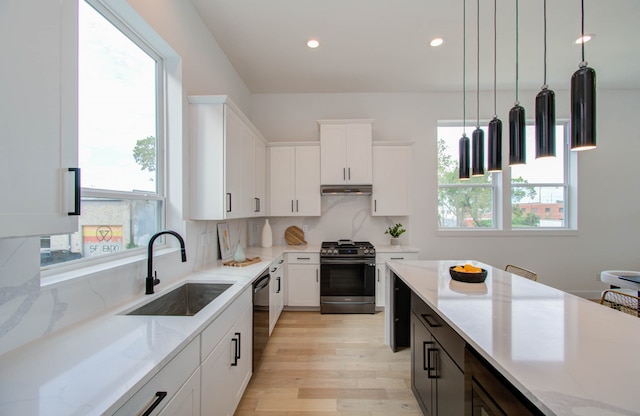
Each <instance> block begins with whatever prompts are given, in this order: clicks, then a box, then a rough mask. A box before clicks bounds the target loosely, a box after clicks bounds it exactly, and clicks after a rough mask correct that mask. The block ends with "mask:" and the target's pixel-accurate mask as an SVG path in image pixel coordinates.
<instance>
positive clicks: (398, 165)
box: [371, 142, 412, 216]
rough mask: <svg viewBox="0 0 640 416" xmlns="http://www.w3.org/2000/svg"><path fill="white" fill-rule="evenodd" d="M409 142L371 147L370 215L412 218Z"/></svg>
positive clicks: (379, 143)
mask: <svg viewBox="0 0 640 416" xmlns="http://www.w3.org/2000/svg"><path fill="white" fill-rule="evenodd" d="M411 160H412V152H411V143H408V144H396V142H394V143H389V142H376V144H375V145H374V146H373V193H372V195H371V215H381V216H391V215H393V216H399V215H411V177H412V175H411Z"/></svg>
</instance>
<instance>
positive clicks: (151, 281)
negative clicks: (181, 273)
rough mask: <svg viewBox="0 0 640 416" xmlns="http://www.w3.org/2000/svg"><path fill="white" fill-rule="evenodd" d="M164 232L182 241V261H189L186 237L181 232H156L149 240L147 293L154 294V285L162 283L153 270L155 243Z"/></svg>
mask: <svg viewBox="0 0 640 416" xmlns="http://www.w3.org/2000/svg"><path fill="white" fill-rule="evenodd" d="M164 234H170V235H172V236H174V237H175V238H177V239H178V241H179V242H180V252H181V254H182V262H183V263H184V262H186V261H187V250H186V248H185V245H184V239H183V238H182V236H180V234H178V233H177V232H175V231H171V230H166V231H160V232H158V233H156V234H154V235H153V236H151V239H150V240H149V252H148V257H147V278H146V282H145V283H146V291H145V292H144V293H145V295H152V294H153V287H154V286H155V285H157V284H158V283H160V279H158V277H157V273H156V272H155V271H154V270H153V243H154V242H155V241H156V239H157V238H158V237H160V236H161V235H164Z"/></svg>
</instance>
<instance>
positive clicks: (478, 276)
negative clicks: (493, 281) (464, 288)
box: [449, 263, 487, 283]
mask: <svg viewBox="0 0 640 416" xmlns="http://www.w3.org/2000/svg"><path fill="white" fill-rule="evenodd" d="M449 274H450V275H451V278H452V279H453V280H457V281H458V282H465V283H482V282H484V280H485V279H486V278H487V271H486V270H485V269H483V268H481V267H477V266H474V265H472V264H469V263H467V264H464V265H462V266H451V267H449Z"/></svg>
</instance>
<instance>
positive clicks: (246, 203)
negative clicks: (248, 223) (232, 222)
mask: <svg viewBox="0 0 640 416" xmlns="http://www.w3.org/2000/svg"><path fill="white" fill-rule="evenodd" d="M242 149H243V150H242V190H241V192H242V207H241V208H240V209H241V210H242V211H243V217H253V216H255V212H256V209H257V206H258V204H257V202H256V200H255V198H256V194H255V190H256V165H255V158H256V138H255V135H254V134H253V132H252V131H251V130H250V129H249V128H248V127H247V126H245V128H244V135H243V136H242Z"/></svg>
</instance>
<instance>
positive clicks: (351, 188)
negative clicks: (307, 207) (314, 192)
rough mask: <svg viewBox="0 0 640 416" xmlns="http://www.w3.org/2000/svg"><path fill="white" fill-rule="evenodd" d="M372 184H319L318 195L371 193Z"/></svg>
mask: <svg viewBox="0 0 640 416" xmlns="http://www.w3.org/2000/svg"><path fill="white" fill-rule="evenodd" d="M372 190H373V186H372V185H321V186H320V195H371V192H372Z"/></svg>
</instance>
